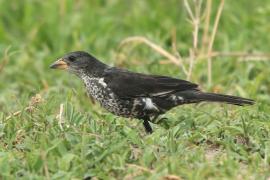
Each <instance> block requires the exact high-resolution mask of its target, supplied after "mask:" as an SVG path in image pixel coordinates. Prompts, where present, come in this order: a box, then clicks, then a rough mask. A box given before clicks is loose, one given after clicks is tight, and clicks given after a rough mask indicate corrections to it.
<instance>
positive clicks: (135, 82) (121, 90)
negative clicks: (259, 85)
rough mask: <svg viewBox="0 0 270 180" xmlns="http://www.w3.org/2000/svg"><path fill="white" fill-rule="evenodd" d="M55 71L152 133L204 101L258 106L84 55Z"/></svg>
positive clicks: (76, 55)
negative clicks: (169, 116) (161, 119)
mask: <svg viewBox="0 0 270 180" xmlns="http://www.w3.org/2000/svg"><path fill="white" fill-rule="evenodd" d="M51 68H57V69H66V70H68V71H70V72H72V73H74V74H76V75H77V76H78V77H80V78H81V79H82V80H83V82H84V84H85V86H86V89H87V93H88V95H89V96H91V97H92V98H93V99H95V100H97V101H98V102H99V103H100V104H101V106H102V107H104V108H105V109H107V110H108V111H110V112H112V113H113V114H116V115H119V116H123V117H130V118H137V119H142V120H143V121H144V122H143V124H144V127H145V129H146V131H147V132H149V133H151V132H152V128H151V126H150V124H149V121H152V120H154V119H156V118H157V117H158V116H159V115H161V114H164V113H165V112H167V111H168V110H170V109H171V108H173V107H176V106H179V105H182V104H189V103H199V102H202V101H209V102H223V103H228V104H234V105H239V106H242V105H252V104H254V101H253V100H251V99H246V98H241V97H237V96H230V95H223V94H215V93H205V92H202V91H201V90H200V89H199V88H198V85H197V84H194V83H191V82H189V81H185V80H180V79H176V78H171V77H167V76H158V75H146V74H141V73H134V72H130V71H127V70H124V69H120V68H116V67H110V66H108V65H106V64H104V63H102V62H100V61H98V60H97V59H96V58H95V57H93V56H91V55H90V54H88V53H86V52H82V51H77V52H72V53H69V54H67V55H65V56H64V57H62V58H60V59H59V60H58V61H56V62H55V63H54V64H52V65H51Z"/></svg>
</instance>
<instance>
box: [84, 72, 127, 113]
mask: <svg viewBox="0 0 270 180" xmlns="http://www.w3.org/2000/svg"><path fill="white" fill-rule="evenodd" d="M82 79H83V81H84V84H85V87H86V90H87V94H88V96H91V97H93V98H94V99H95V100H96V101H98V102H99V103H100V105H101V106H102V107H103V108H105V109H106V110H108V111H110V112H112V113H113V114H116V115H120V116H125V117H130V114H131V105H132V102H131V100H128V99H127V100H123V99H120V98H118V96H117V95H116V94H115V93H114V92H113V91H112V90H111V89H110V88H109V87H108V86H107V84H106V83H105V82H104V78H96V77H88V76H84V77H82Z"/></svg>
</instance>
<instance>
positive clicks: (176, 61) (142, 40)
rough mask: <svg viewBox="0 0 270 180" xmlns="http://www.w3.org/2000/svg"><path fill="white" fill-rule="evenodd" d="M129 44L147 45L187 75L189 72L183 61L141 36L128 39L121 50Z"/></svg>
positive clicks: (122, 43) (120, 46)
mask: <svg viewBox="0 0 270 180" xmlns="http://www.w3.org/2000/svg"><path fill="white" fill-rule="evenodd" d="M129 43H143V44H146V45H147V46H149V47H150V48H152V49H153V50H154V51H156V52H158V53H159V54H160V55H162V56H164V57H166V58H168V59H169V60H170V61H171V62H172V63H174V64H176V65H178V66H180V67H181V68H182V70H183V72H184V73H185V74H186V75H187V70H186V68H185V66H184V65H183V62H182V59H178V58H177V57H175V56H174V55H172V54H171V53H169V52H168V51H166V50H165V49H163V48H162V47H160V46H158V45H157V44H155V43H153V42H151V41H150V40H148V39H147V38H145V37H141V36H134V37H129V38H126V39H124V40H123V41H122V42H121V43H120V45H119V48H120V49H121V48H123V46H124V45H126V44H129Z"/></svg>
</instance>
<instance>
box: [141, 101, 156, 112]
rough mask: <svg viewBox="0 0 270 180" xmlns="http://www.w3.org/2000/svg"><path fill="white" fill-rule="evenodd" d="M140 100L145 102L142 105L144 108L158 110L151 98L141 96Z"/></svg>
mask: <svg viewBox="0 0 270 180" xmlns="http://www.w3.org/2000/svg"><path fill="white" fill-rule="evenodd" d="M142 100H143V102H144V103H145V106H144V108H145V109H148V110H156V111H159V110H158V108H157V106H156V105H155V104H154V103H153V101H152V99H150V98H143V99H142Z"/></svg>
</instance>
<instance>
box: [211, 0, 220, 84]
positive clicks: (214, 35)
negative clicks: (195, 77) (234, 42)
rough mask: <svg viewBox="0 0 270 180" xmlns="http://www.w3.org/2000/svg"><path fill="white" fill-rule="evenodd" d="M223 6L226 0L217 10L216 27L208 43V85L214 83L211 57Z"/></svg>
mask: <svg viewBox="0 0 270 180" xmlns="http://www.w3.org/2000/svg"><path fill="white" fill-rule="evenodd" d="M223 7H224V0H221V2H220V4H219V7H218V12H217V15H216V18H215V22H214V28H213V32H212V34H211V38H210V43H209V45H208V53H207V54H208V59H207V63H208V65H207V69H208V85H211V84H212V59H211V56H210V54H211V52H212V49H213V44H214V40H215V37H216V33H217V28H218V24H219V20H220V16H221V13H222V10H223Z"/></svg>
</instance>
